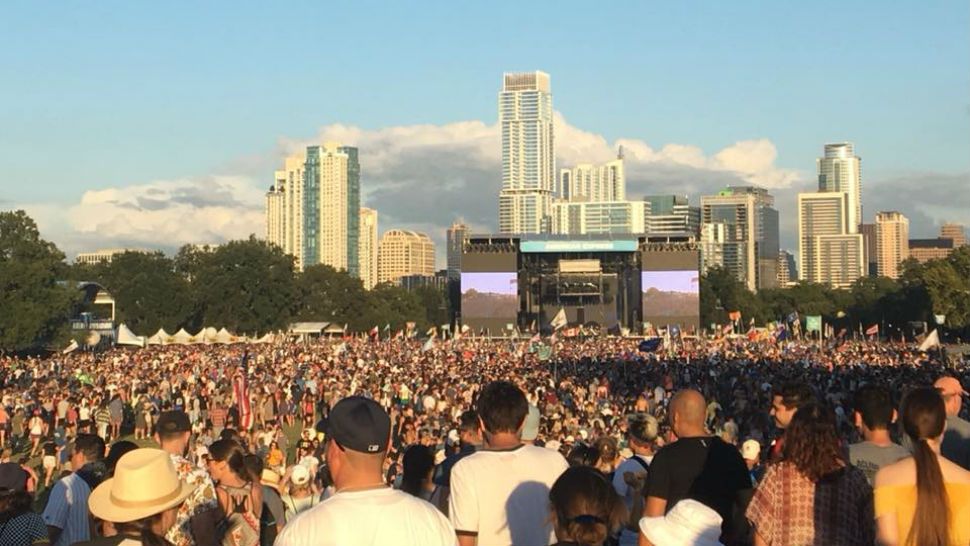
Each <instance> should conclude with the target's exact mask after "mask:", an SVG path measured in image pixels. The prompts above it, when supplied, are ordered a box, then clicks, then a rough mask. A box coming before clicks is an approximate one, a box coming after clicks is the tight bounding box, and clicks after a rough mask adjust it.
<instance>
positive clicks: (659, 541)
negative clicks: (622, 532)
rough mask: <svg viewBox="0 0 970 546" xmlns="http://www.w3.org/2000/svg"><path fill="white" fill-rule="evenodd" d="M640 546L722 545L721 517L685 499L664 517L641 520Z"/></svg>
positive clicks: (707, 508)
mask: <svg viewBox="0 0 970 546" xmlns="http://www.w3.org/2000/svg"><path fill="white" fill-rule="evenodd" d="M640 533H641V537H640V538H641V539H643V540H642V541H641V542H640V544H641V546H721V541H720V540H719V537H720V535H721V516H720V515H719V514H718V513H717V512H715V511H714V510H713V509H712V508H709V507H708V506H706V505H704V504H702V503H700V502H697V501H696V500H693V499H684V500H682V501H680V502H678V503H677V504H675V505H674V507H673V508H672V509H671V510H670V511H669V512H667V515H665V516H659V517H654V518H641V519H640Z"/></svg>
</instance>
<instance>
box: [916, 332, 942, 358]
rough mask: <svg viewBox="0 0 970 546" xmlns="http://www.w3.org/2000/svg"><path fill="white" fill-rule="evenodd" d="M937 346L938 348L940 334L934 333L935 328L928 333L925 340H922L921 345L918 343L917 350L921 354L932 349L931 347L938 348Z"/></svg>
mask: <svg viewBox="0 0 970 546" xmlns="http://www.w3.org/2000/svg"><path fill="white" fill-rule="evenodd" d="M939 346H940V334H938V333H937V332H936V328H933V331H932V332H930V334H929V335H928V336H926V339H924V340H923V343H920V345H919V350H920V352H921V353H925V352H926V351H928V350H930V349H932V348H933V347H939Z"/></svg>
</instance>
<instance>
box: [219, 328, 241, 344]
mask: <svg viewBox="0 0 970 546" xmlns="http://www.w3.org/2000/svg"><path fill="white" fill-rule="evenodd" d="M237 341H239V340H238V339H237V338H236V336H234V335H232V334H230V333H229V330H226V329H225V328H223V329H221V330H219V331H218V332H216V337H215V342H216V343H223V344H228V343H236V342H237Z"/></svg>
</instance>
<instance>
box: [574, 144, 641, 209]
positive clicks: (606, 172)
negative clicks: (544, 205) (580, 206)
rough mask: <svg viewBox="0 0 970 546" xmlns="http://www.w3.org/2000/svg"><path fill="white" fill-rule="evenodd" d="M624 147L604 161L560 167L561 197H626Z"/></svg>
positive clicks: (596, 199)
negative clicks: (566, 167)
mask: <svg viewBox="0 0 970 546" xmlns="http://www.w3.org/2000/svg"><path fill="white" fill-rule="evenodd" d="M622 153H623V152H622V150H621V151H620V154H619V155H618V156H617V158H616V159H614V160H613V161H609V162H607V163H604V164H602V165H593V164H590V163H582V164H579V165H576V166H575V167H572V168H571V169H562V170H560V171H559V198H560V199H562V200H563V201H569V202H574V203H578V202H591V203H605V202H615V201H624V200H626V175H625V173H624V170H623V155H622Z"/></svg>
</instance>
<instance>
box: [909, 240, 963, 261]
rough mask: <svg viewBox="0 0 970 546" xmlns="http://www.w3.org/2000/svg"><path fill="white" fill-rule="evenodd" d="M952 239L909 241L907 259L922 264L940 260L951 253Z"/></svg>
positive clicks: (952, 247)
mask: <svg viewBox="0 0 970 546" xmlns="http://www.w3.org/2000/svg"><path fill="white" fill-rule="evenodd" d="M953 249H954V245H953V239H944V238H942V237H940V238H937V239H910V240H909V257H910V258H913V259H914V260H916V261H917V262H919V263H921V264H923V263H926V262H928V261H930V260H942V259H944V258H946V257H948V256H949V255H950V253H952V252H953Z"/></svg>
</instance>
